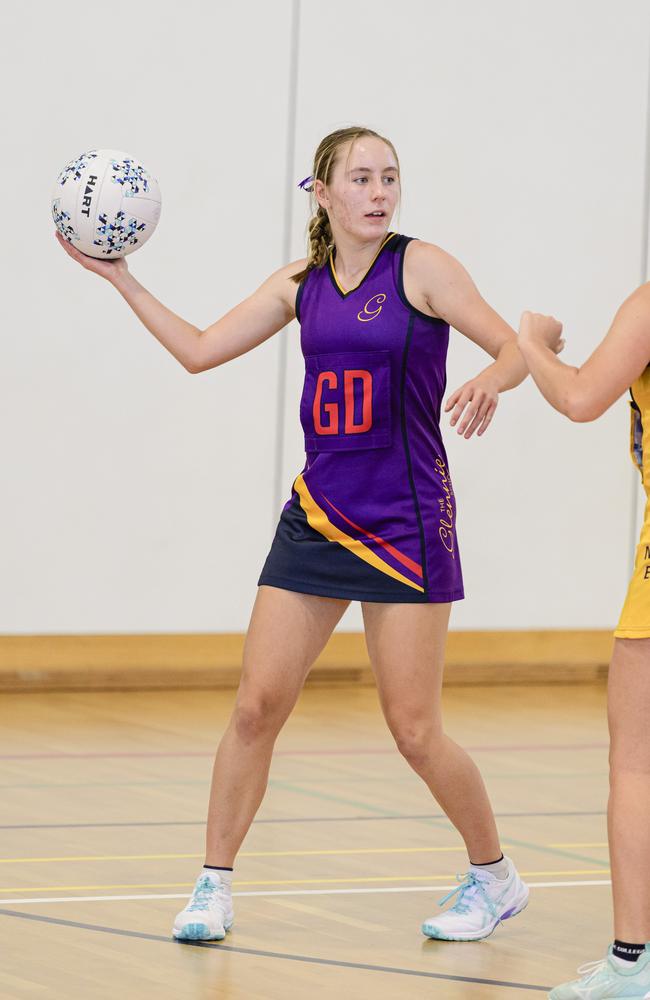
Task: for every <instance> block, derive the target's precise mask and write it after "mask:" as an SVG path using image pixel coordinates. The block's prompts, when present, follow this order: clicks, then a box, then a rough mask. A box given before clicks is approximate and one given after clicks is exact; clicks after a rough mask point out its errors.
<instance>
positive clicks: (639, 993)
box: [549, 945, 650, 1000]
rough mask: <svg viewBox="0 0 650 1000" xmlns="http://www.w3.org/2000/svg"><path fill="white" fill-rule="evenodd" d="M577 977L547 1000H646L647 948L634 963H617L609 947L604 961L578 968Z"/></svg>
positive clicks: (649, 987)
mask: <svg viewBox="0 0 650 1000" xmlns="http://www.w3.org/2000/svg"><path fill="white" fill-rule="evenodd" d="M628 966H629V968H628ZM578 975H580V976H581V978H580V979H574V980H573V982H570V983H564V984H563V985H562V986H556V987H555V989H554V990H551V992H550V993H549V998H550V1000H614V998H618V997H624V998H626V1000H633V998H636V1000H650V946H648V945H646V946H645V952H644V953H643V954H642V955H639V957H638V959H637V960H636V962H620V961H617V960H616V959H615V958H614V957H613V955H612V949H611V947H610V949H609V951H608V953H607V957H606V958H603V959H601V960H600V961H598V962H589V963H588V964H587V965H582V966H581V967H580V968H579V969H578Z"/></svg>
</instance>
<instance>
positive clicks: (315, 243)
mask: <svg viewBox="0 0 650 1000" xmlns="http://www.w3.org/2000/svg"><path fill="white" fill-rule="evenodd" d="M365 135H368V136H373V137H374V138H375V139H381V141H382V142H385V143H386V145H387V146H389V147H390V149H391V150H392V151H393V154H394V156H395V159H396V160H397V153H396V151H395V147H394V146H393V144H392V142H391V141H390V140H389V139H385V138H384V136H383V135H379V133H377V132H373V130H372V129H369V128H363V127H362V126H353V127H352V128H342V129H338V131H336V132H332V133H331V134H330V135H326V136H325V138H324V139H323V140H322V141H321V143H320V144H319V146H318V149H317V150H316V155H315V156H314V174H313V178H311V183H312V187H309V188H307V190H308V191H313V184H314V182H315V181H322V182H323V184H326V185H327V184H329V182H330V180H331V176H332V169H333V166H334V162H335V160H336V154H337V152H338V150H339V148H340V147H341V146H343V145H345V143H347V142H350V141H351V142H354V141H355V140H356V139H360V138H362V136H365ZM397 163H398V165H399V160H397ZM304 184H305V182H304V181H303V183H302V184H301V185H300V186H301V187H303V186H304ZM315 202H316V199H315V198H314V196H313V194H312V208H313V207H316V213H315V214H314V215H312V217H311V219H310V220H309V224H308V227H307V233H308V241H309V249H308V253H307V264H306V266H305V268H304V269H303V270H302V271H300V273H299V274H294V275H292V276H291V278H292V281H295V283H296V284H297V285H299V284H300V283H301V282H302V281H304V279H305V278H306V277H307V275H308V274H309V272H310V271H313V270H314V268H320V267H323V265H324V264H325V263H326V261H327V258H328V257H329V255H330V253H331V252H332V249H333V246H334V238H333V236H332V228H331V226H330V221H329V217H328V215H327V211H326V210H325V209H324V208H323V207H322V206H321V205H317V204H316V205H314V203H315Z"/></svg>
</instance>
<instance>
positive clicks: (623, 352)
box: [519, 283, 650, 422]
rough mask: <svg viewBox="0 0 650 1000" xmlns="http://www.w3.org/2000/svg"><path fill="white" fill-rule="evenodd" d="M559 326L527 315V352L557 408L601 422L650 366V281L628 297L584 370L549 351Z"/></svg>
mask: <svg viewBox="0 0 650 1000" xmlns="http://www.w3.org/2000/svg"><path fill="white" fill-rule="evenodd" d="M558 327H559V329H560V330H561V326H560V324H559V323H558V322H557V320H555V319H553V317H552V316H541V315H539V314H537V313H530V312H525V313H524V314H523V316H522V317H521V324H520V332H519V343H520V347H521V352H522V354H523V356H524V358H525V359H526V362H527V364H528V367H529V369H530V373H531V375H532V376H533V379H534V380H535V383H536V385H537V386H538V388H539V390H540V392H541V393H542V395H543V396H544V398H545V399H546V400H548V402H549V403H550V404H551V406H553V407H554V408H555V409H556V410H559V411H560V413H563V414H564V415H565V416H567V417H568V418H569V419H570V420H574V421H577V422H586V421H589V420H596V419H597V418H598V417H600V416H602V414H603V413H604V412H605V410H607V409H609V407H610V406H611V405H612V403H613V402H615V400H617V399H618V398H619V396H620V395H621V394H622V393H623V392H625V391H626V389H628V388H629V387H630V385H631V384H632V382H634V380H635V379H636V378H638V377H639V375H640V374H641V373H642V372H643V370H644V369H645V368H646V367H647V365H648V363H649V362H650V283H648V284H646V285H642V286H641V288H638V289H637V290H636V291H635V292H633V293H632V295H630V297H629V298H628V299H626V301H625V302H624V303H623V305H622V306H621V307H620V309H619V310H618V312H617V313H616V316H615V317H614V321H613V323H612V325H611V327H610V329H609V332H608V333H607V335H606V336H605V338H604V340H603V341H602V342H601V343H600V344H599V345H598V347H597V348H596V350H595V351H594V352H593V354H592V355H591V357H590V358H589V359H588V360H587V361H586V362H585V364H584V365H582V366H581V367H580V368H574V367H572V366H570V365H565V364H563V363H562V362H561V361H560V360H559V359H558V358H556V357H555V354H554V352H553V349H552V347H549V340H550V341H551V342H552V341H553V339H554V337H555V336H556V335H557V328H558Z"/></svg>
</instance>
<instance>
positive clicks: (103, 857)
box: [0, 844, 511, 865]
mask: <svg viewBox="0 0 650 1000" xmlns="http://www.w3.org/2000/svg"><path fill="white" fill-rule="evenodd" d="M502 846H503V847H505V848H506V850H509V849H510V847H511V845H510V844H503V845H502ZM466 850H467V848H466V847H465V846H464V845H462V844H461V845H459V846H458V847H353V848H349V849H346V850H330V851H242V852H241V853H240V854H238V855H237V857H238V858H299V857H314V856H315V857H317V856H318V855H332V854H343V855H347V854H429V853H432V854H433V853H436V854H438V853H444V852H455V853H462V854H464V853H465V851H466ZM203 857H205V854H204V853H201V854H80V855H78V856H71V857H60V858H0V864H1V865H14V864H30V863H36V862H41V863H46V862H47V863H49V862H51V861H163V860H176V859H179V858H203Z"/></svg>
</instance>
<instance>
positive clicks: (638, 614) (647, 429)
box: [614, 367, 650, 639]
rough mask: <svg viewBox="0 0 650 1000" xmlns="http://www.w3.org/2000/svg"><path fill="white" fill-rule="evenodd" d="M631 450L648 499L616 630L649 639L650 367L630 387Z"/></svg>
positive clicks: (622, 634) (620, 635) (627, 636)
mask: <svg viewBox="0 0 650 1000" xmlns="http://www.w3.org/2000/svg"><path fill="white" fill-rule="evenodd" d="M631 393H632V402H631V403H630V407H631V433H630V438H631V440H630V452H631V454H632V460H633V461H634V464H635V465H636V466H637V468H638V469H639V472H640V473H641V479H642V480H643V486H644V488H645V491H646V496H647V497H648V501H647V503H646V509H645V519H644V521H643V527H642V528H641V538H640V539H639V545H638V548H637V550H636V561H635V563H634V573H633V574H632V579H631V580H630V586H629V588H628V592H627V597H626V599H625V604H624V605H623V611H622V613H621V618H620V621H619V623H618V626H617V628H616V631H615V632H614V635H615V636H616V637H617V638H619V639H648V638H650V367H648V368H646V370H645V371H644V372H643V374H642V375H641V376H640V377H639V378H638V379H637V380H636V382H634V384H633V385H632V389H631Z"/></svg>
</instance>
